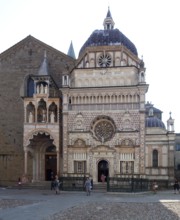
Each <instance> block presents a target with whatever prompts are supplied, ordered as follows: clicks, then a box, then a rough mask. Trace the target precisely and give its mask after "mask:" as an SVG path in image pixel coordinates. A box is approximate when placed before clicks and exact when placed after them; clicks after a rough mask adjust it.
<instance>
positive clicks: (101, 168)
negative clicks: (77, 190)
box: [98, 160, 109, 182]
mask: <svg viewBox="0 0 180 220" xmlns="http://www.w3.org/2000/svg"><path fill="white" fill-rule="evenodd" d="M102 174H103V175H105V176H106V177H107V176H109V164H108V162H107V161H106V160H101V161H99V163H98V182H101V175H102ZM105 181H107V178H106V179H105Z"/></svg>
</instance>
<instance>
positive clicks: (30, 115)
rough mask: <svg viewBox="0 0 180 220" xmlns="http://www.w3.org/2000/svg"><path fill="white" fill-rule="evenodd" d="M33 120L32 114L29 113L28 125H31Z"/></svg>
mask: <svg viewBox="0 0 180 220" xmlns="http://www.w3.org/2000/svg"><path fill="white" fill-rule="evenodd" d="M33 122H34V120H33V114H32V112H29V123H33Z"/></svg>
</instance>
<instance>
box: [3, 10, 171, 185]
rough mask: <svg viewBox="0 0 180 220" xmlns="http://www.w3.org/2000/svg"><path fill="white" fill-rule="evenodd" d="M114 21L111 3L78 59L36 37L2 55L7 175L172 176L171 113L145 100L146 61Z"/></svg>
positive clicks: (9, 178)
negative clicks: (164, 117) (165, 116)
mask: <svg viewBox="0 0 180 220" xmlns="http://www.w3.org/2000/svg"><path fill="white" fill-rule="evenodd" d="M114 26H115V23H114V21H113V18H112V16H111V12H110V10H109V9H108V12H107V15H106V17H105V19H104V22H103V29H102V30H95V31H93V33H92V34H91V35H90V37H89V38H88V39H87V41H86V42H85V43H84V44H83V46H82V48H81V50H80V52H79V56H78V59H75V58H74V56H71V55H72V54H73V53H72V44H71V50H70V52H69V53H68V55H65V54H63V53H61V52H59V51H57V50H56V49H54V48H52V47H50V46H48V45H46V44H44V43H42V42H41V41H39V40H37V39H35V38H34V37H32V36H28V37H27V38H25V39H24V40H23V41H21V42H19V43H18V44H16V45H14V46H13V47H12V48H10V49H8V50H7V51H5V52H3V53H2V54H1V55H0V58H1V60H0V65H1V66H0V67H1V69H0V75H1V78H3V79H2V80H1V82H0V84H1V85H2V87H0V92H1V95H0V99H1V103H2V105H1V108H2V109H1V112H3V113H2V115H1V116H0V120H1V122H2V123H1V125H0V129H1V133H0V165H1V166H0V172H1V175H0V178H1V176H2V181H4V182H8V181H14V180H17V178H18V176H22V175H24V176H27V178H28V179H29V180H31V181H47V180H50V178H51V173H52V172H53V173H57V174H58V175H59V176H84V175H85V176H91V177H92V178H93V180H94V182H100V181H101V179H100V176H101V175H102V174H104V175H105V176H110V177H125V176H137V177H141V178H149V179H164V180H172V179H173V178H174V146H175V133H174V120H173V119H172V118H171V115H170V118H169V119H168V121H167V129H166V127H165V125H164V123H163V122H162V111H160V110H159V109H157V108H155V107H154V106H153V105H152V104H151V103H149V102H147V101H146V94H147V92H148V87H149V85H148V84H147V83H146V68H145V64H144V61H143V60H142V59H140V58H139V57H138V53H137V49H136V47H135V45H134V44H133V43H132V42H131V41H130V40H129V39H128V38H127V37H126V36H125V35H124V34H123V33H122V32H121V31H119V29H116V28H115V27H114ZM5 85H6V89H5ZM8 105H9V107H7V106H8Z"/></svg>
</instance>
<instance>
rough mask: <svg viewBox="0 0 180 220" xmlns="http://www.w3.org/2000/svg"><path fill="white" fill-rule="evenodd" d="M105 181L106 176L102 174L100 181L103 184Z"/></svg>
mask: <svg viewBox="0 0 180 220" xmlns="http://www.w3.org/2000/svg"><path fill="white" fill-rule="evenodd" d="M105 179H106V176H105V175H104V174H103V173H102V174H101V181H102V183H104V182H105Z"/></svg>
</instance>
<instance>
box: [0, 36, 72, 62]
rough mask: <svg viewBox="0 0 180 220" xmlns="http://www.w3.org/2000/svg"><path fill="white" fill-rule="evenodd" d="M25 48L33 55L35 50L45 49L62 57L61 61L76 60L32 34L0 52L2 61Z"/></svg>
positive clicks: (52, 54) (55, 55)
mask: <svg viewBox="0 0 180 220" xmlns="http://www.w3.org/2000/svg"><path fill="white" fill-rule="evenodd" d="M24 50H26V51H27V53H28V55H31V53H33V52H34V50H36V51H38V50H43V51H46V52H47V53H49V54H51V56H53V57H60V59H61V62H65V63H67V62H68V63H71V64H73V65H74V63H75V60H74V59H73V58H72V57H70V56H68V55H66V54H64V53H63V52H61V51H58V50H57V49H55V48H53V47H51V46H49V45H48V44H45V43H43V42H42V41H40V40H38V39H36V38H35V37H33V36H31V35H29V36H27V37H26V38H24V39H23V40H21V41H20V42H18V43H16V44H15V45H13V46H12V47H10V48H9V49H7V50H5V51H4V52H2V53H1V54H0V58H1V61H3V60H4V59H5V60H7V59H8V58H9V57H10V58H12V57H13V56H15V54H16V53H18V52H22V51H24Z"/></svg>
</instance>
